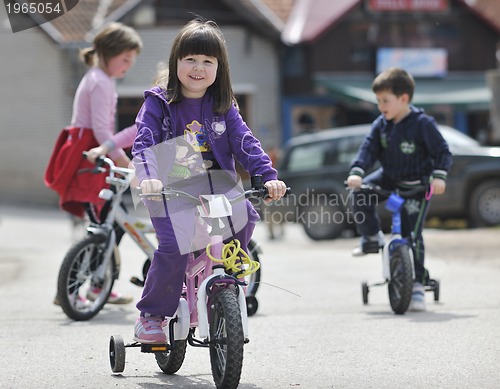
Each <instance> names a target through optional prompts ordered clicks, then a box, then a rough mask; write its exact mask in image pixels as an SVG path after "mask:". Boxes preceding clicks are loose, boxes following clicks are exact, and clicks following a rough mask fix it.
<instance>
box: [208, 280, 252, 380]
mask: <svg viewBox="0 0 500 389" xmlns="http://www.w3.org/2000/svg"><path fill="white" fill-rule="evenodd" d="M210 309H211V310H210V363H211V365H212V376H213V378H214V382H215V386H216V387H217V388H224V389H232V388H237V387H238V384H239V382H240V376H241V369H242V366H243V345H244V343H245V339H244V334H243V326H242V323H241V313H240V307H239V305H238V298H237V296H236V292H235V291H234V290H233V289H229V288H224V289H221V290H220V291H218V292H217V293H215V295H214V296H213V298H212V301H211V304H210Z"/></svg>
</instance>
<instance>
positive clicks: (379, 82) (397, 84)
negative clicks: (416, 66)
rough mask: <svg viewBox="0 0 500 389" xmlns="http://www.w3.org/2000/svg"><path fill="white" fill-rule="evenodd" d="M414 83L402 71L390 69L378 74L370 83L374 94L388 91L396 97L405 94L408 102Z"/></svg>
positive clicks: (411, 96) (406, 73) (407, 74)
mask: <svg viewBox="0 0 500 389" xmlns="http://www.w3.org/2000/svg"><path fill="white" fill-rule="evenodd" d="M414 90H415V81H414V80H413V77H412V76H411V75H410V74H409V73H408V72H406V71H405V70H403V69H400V68H390V69H387V70H385V71H383V72H382V73H380V74H379V75H378V76H377V77H376V78H375V80H373V83H372V91H373V92H374V93H378V92H382V91H390V92H391V93H393V94H395V95H396V96H398V97H399V96H401V95H403V94H405V93H406V94H407V95H408V96H409V97H410V101H411V100H412V98H413V92H414Z"/></svg>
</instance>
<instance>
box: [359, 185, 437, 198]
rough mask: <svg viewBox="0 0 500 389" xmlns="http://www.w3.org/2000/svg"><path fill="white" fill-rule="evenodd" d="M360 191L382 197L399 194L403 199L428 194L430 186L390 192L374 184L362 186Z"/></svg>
mask: <svg viewBox="0 0 500 389" xmlns="http://www.w3.org/2000/svg"><path fill="white" fill-rule="evenodd" d="M359 189H360V190H372V191H374V192H376V193H378V194H380V195H382V196H390V195H391V193H397V194H398V195H399V196H401V197H404V198H406V197H411V196H414V195H416V194H417V193H422V192H428V191H430V186H429V185H417V186H415V187H413V188H411V189H399V188H398V189H395V190H388V189H384V188H382V187H381V186H379V185H373V184H362V185H361V187H360V188H359Z"/></svg>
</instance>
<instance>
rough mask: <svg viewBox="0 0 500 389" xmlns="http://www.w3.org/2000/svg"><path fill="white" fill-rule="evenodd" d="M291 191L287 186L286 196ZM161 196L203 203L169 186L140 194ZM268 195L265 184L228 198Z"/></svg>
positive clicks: (235, 201)
mask: <svg viewBox="0 0 500 389" xmlns="http://www.w3.org/2000/svg"><path fill="white" fill-rule="evenodd" d="M290 193H291V188H286V193H285V197H286V196H288V195H289V194H290ZM159 196H165V197H166V198H167V200H169V199H170V197H179V196H180V197H184V198H187V199H188V200H190V201H191V202H193V203H194V204H196V205H201V204H202V201H201V200H200V199H199V198H198V197H196V196H193V195H191V194H189V193H186V192H184V191H182V190H178V189H174V188H169V187H166V188H163V190H162V191H161V192H160V193H141V194H139V197H141V198H145V199H150V198H155V197H159ZM267 196H268V191H267V188H266V187H265V186H262V187H260V188H252V189H249V190H246V191H244V192H242V193H240V194H239V195H237V196H236V197H234V198H232V199H228V200H229V202H230V203H231V204H234V203H237V202H238V201H241V200H243V199H244V198H245V199H248V198H263V199H265V198H266V197H267Z"/></svg>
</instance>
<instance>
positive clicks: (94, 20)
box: [40, 0, 140, 45]
mask: <svg viewBox="0 0 500 389" xmlns="http://www.w3.org/2000/svg"><path fill="white" fill-rule="evenodd" d="M139 3H140V0H109V1H100V0H86V1H80V2H78V4H77V5H76V6H75V7H74V8H72V9H71V10H70V11H68V12H67V13H66V14H65V15H63V16H61V17H59V18H57V19H54V20H52V21H51V22H49V23H44V24H42V25H40V27H41V28H42V29H43V30H44V31H45V32H46V33H47V34H48V35H49V36H50V37H51V38H52V39H54V41H56V42H57V43H59V44H61V45H71V44H78V43H82V42H88V41H90V40H91V39H92V37H93V35H94V34H95V33H96V32H97V31H98V30H99V29H100V28H101V27H102V26H103V25H104V24H106V23H109V22H112V21H116V20H118V19H120V18H121V17H122V16H124V15H125V14H126V13H128V12H129V11H130V10H132V9H133V8H134V7H135V6H137V5H138V4H139Z"/></svg>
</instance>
